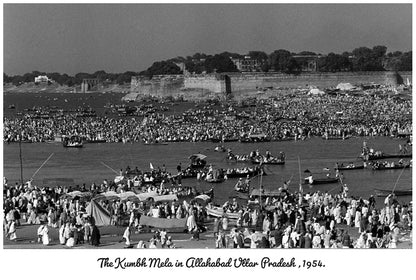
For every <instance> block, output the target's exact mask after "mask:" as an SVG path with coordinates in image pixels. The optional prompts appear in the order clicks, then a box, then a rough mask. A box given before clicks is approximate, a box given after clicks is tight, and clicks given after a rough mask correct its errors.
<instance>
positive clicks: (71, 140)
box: [62, 136, 83, 148]
mask: <svg viewBox="0 0 416 280" xmlns="http://www.w3.org/2000/svg"><path fill="white" fill-rule="evenodd" d="M62 145H63V146H64V147H65V148H82V147H83V142H82V138H81V137H79V136H62Z"/></svg>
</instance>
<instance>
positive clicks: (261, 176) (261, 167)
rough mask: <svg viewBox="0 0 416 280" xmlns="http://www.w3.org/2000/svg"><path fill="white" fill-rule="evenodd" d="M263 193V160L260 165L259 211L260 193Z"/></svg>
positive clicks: (261, 207)
mask: <svg viewBox="0 0 416 280" xmlns="http://www.w3.org/2000/svg"><path fill="white" fill-rule="evenodd" d="M262 192H263V160H262V161H261V163H260V210H263V203H262V197H261V193H262Z"/></svg>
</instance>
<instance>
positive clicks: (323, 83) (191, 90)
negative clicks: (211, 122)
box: [125, 72, 412, 100]
mask: <svg viewBox="0 0 416 280" xmlns="http://www.w3.org/2000/svg"><path fill="white" fill-rule="evenodd" d="M391 74H392V73H390V72H339V73H308V74H300V75H289V74H281V73H256V74H240V73H227V74H223V75H215V74H213V75H190V76H188V75H187V76H183V75H166V76H153V77H152V78H151V79H149V78H146V77H142V76H138V77H132V79H131V86H130V94H128V95H127V96H126V97H125V99H133V100H134V99H136V98H139V97H140V96H145V95H152V96H169V95H171V96H177V95H183V96H184V97H186V96H187V95H192V94H199V95H207V96H208V95H209V94H224V93H225V91H226V83H225V75H226V76H228V77H229V80H230V83H231V93H232V94H233V95H234V96H236V95H238V94H239V93H246V92H257V91H258V90H262V89H264V88H273V89H278V88H280V89H284V88H305V87H309V86H314V87H318V88H321V89H324V88H330V87H336V86H337V85H338V84H339V83H351V84H353V85H359V84H369V83H376V84H386V83H389V79H390V78H391ZM400 75H401V76H402V78H403V80H404V81H405V82H406V81H407V79H409V81H412V72H402V73H400Z"/></svg>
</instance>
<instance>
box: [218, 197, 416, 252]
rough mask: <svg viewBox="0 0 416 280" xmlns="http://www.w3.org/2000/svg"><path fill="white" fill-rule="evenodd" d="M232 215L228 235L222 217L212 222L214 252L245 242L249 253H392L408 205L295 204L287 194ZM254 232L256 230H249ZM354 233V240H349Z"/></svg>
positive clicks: (319, 200) (407, 225) (330, 200)
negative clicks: (309, 250)
mask: <svg viewBox="0 0 416 280" xmlns="http://www.w3.org/2000/svg"><path fill="white" fill-rule="evenodd" d="M238 213H239V217H238V220H237V222H236V227H233V228H231V230H230V231H229V233H228V231H227V230H229V229H228V224H229V221H228V218H227V216H226V215H224V217H223V218H221V219H219V220H218V221H217V224H219V225H217V226H216V227H214V231H215V232H216V236H217V239H216V247H217V248H244V247H245V246H246V245H245V243H247V242H248V243H249V244H250V245H249V246H250V248H396V247H397V243H398V242H399V239H400V238H401V233H402V232H403V231H406V230H411V228H412V205H411V204H410V205H400V204H398V202H397V201H396V200H395V199H394V197H393V196H392V195H389V196H387V197H386V199H385V201H384V205H382V206H380V207H379V208H376V205H375V198H374V197H373V196H370V198H369V199H368V200H365V199H362V198H355V197H348V196H347V194H346V193H345V192H344V193H343V194H338V195H331V194H328V193H320V192H319V191H318V192H315V193H307V194H305V195H303V196H301V199H300V200H298V199H297V198H296V194H294V195H290V194H289V195H284V196H283V197H281V198H277V199H273V200H268V201H267V202H266V204H265V205H264V208H263V209H261V210H260V209H258V208H257V209H250V208H243V209H241V210H239V211H238ZM221 225H222V226H221ZM254 226H256V228H257V229H259V230H258V231H255V230H254V229H252V230H249V228H250V227H254ZM354 229H355V230H358V233H359V238H357V239H355V240H354V239H353V238H352V237H351V235H350V234H349V232H351V231H353V230H354Z"/></svg>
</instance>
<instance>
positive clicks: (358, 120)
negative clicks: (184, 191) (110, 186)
mask: <svg viewBox="0 0 416 280" xmlns="http://www.w3.org/2000/svg"><path fill="white" fill-rule="evenodd" d="M411 111H412V102H411V99H402V98H395V97H386V96H377V95H375V96H373V95H365V94H362V95H359V96H350V95H336V96H334V95H324V96H306V95H294V96H281V97H274V98H270V99H263V100H260V101H259V102H257V106H256V107H255V108H249V109H247V108H242V107H241V106H238V105H235V104H231V103H230V104H224V105H223V106H222V107H221V108H214V106H205V107H204V108H197V107H196V108H194V109H190V110H188V111H186V112H184V113H183V114H182V115H175V114H166V113H165V112H163V113H162V112H153V113H149V114H148V115H146V116H144V117H137V116H136V117H131V116H130V117H110V116H96V117H94V116H85V117H80V116H79V115H75V114H73V113H68V114H66V115H63V116H62V115H60V116H59V118H54V117H53V116H50V117H49V118H36V119H35V118H32V117H31V116H30V115H27V116H26V117H25V116H23V117H15V118H6V117H5V118H4V121H3V124H4V128H3V132H4V141H5V142H16V141H20V140H22V141H27V142H45V141H53V140H54V139H55V137H59V136H60V135H80V136H83V137H84V139H85V140H87V141H97V140H99V141H106V142H146V143H153V142H169V141H171V142H179V141H188V142H196V141H209V140H212V139H215V140H219V141H221V140H223V141H227V140H229V141H230V140H235V141H237V140H239V139H241V138H244V137H247V136H248V135H252V134H255V133H263V134H266V135H267V137H268V139H270V140H282V139H305V138H307V137H312V136H324V135H325V136H326V137H331V136H338V137H344V136H345V137H346V136H351V135H354V136H397V135H398V134H401V133H406V134H409V133H411V132H412V122H411Z"/></svg>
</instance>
